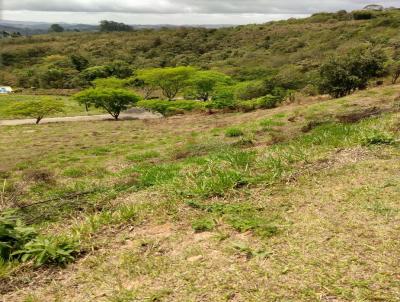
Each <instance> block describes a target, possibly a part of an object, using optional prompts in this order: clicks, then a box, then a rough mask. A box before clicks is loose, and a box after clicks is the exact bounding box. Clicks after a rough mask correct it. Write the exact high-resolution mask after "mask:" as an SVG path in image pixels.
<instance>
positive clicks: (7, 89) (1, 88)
mask: <svg viewBox="0 0 400 302" xmlns="http://www.w3.org/2000/svg"><path fill="white" fill-rule="evenodd" d="M12 92H13V89H12V88H11V87H10V86H0V94H9V93H12Z"/></svg>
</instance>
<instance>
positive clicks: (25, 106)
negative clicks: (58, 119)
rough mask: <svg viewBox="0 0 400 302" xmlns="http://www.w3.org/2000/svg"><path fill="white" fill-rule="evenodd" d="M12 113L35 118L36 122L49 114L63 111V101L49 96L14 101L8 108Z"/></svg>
mask: <svg viewBox="0 0 400 302" xmlns="http://www.w3.org/2000/svg"><path fill="white" fill-rule="evenodd" d="M9 111H10V112H12V114H14V115H17V116H23V117H31V118H34V119H36V124H39V123H40V121H41V120H42V119H43V118H44V117H46V116H48V115H51V114H54V113H62V112H64V103H63V102H61V101H58V100H53V99H51V98H43V99H41V100H32V101H24V102H21V103H16V104H14V105H13V106H11V107H10V108H9Z"/></svg>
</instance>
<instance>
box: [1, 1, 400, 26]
mask: <svg viewBox="0 0 400 302" xmlns="http://www.w3.org/2000/svg"><path fill="white" fill-rule="evenodd" d="M1 1H2V0H0V4H1ZM371 3H374V4H382V5H384V6H397V7H400V0H382V1H375V0H363V1H361V0H301V1H295V0H3V18H4V19H9V20H19V21H25V20H26V21H27V20H29V21H47V22H80V23H97V22H98V21H100V20H102V19H109V20H116V21H120V22H127V23H129V24H161V23H162V24H246V23H261V22H266V21H269V20H276V19H286V18H290V17H304V16H306V15H309V14H312V13H315V12H320V11H337V10H340V9H346V10H353V9H359V8H362V7H363V6H365V5H367V4H371Z"/></svg>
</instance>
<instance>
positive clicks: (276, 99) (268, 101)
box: [255, 95, 283, 109]
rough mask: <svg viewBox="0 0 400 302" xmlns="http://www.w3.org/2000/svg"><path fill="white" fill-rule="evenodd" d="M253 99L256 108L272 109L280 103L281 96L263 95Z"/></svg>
mask: <svg viewBox="0 0 400 302" xmlns="http://www.w3.org/2000/svg"><path fill="white" fill-rule="evenodd" d="M255 101H256V104H257V105H256V106H257V108H262V109H272V108H275V107H276V106H277V105H278V104H279V103H281V102H282V101H283V98H282V97H280V96H274V95H266V96H264V97H261V98H259V99H256V100H255Z"/></svg>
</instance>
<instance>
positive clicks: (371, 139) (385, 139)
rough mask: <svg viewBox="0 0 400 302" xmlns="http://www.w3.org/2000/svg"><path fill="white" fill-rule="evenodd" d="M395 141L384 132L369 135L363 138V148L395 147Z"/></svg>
mask: <svg viewBox="0 0 400 302" xmlns="http://www.w3.org/2000/svg"><path fill="white" fill-rule="evenodd" d="M394 142H395V139H394V137H393V136H392V135H390V134H388V133H382V132H373V133H367V134H366V135H365V136H364V137H363V138H362V145H363V146H373V145H393V144H394Z"/></svg>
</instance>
